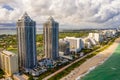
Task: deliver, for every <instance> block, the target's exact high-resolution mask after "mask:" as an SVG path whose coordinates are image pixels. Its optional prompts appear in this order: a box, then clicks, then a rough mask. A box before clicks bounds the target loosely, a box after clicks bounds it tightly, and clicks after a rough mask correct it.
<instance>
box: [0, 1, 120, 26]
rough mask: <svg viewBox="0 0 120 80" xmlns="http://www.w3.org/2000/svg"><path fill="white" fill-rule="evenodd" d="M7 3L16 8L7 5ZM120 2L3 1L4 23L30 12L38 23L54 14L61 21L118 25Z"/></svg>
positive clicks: (0, 14)
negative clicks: (10, 8) (9, 8)
mask: <svg viewBox="0 0 120 80" xmlns="http://www.w3.org/2000/svg"><path fill="white" fill-rule="evenodd" d="M4 4H7V5H9V6H11V7H12V8H14V10H13V11H10V10H7V9H5V8H3V7H2V6H3V5H4ZM119 5H120V1H119V0H14V1H13V0H11V1H10V0H0V22H15V21H16V20H17V19H18V18H19V17H20V15H22V13H23V12H24V11H27V12H28V14H29V15H30V16H31V17H32V18H33V19H34V20H36V22H37V23H38V24H39V23H43V22H44V21H45V20H46V19H47V17H48V16H50V15H52V16H53V17H55V19H56V20H57V21H58V22H60V24H70V25H79V26H89V25H91V26H102V27H104V26H112V25H114V26H118V25H119V24H120V23H118V22H120V7H119ZM113 22H114V23H113Z"/></svg>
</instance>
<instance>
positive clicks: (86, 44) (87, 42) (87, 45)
mask: <svg viewBox="0 0 120 80" xmlns="http://www.w3.org/2000/svg"><path fill="white" fill-rule="evenodd" d="M83 42H84V47H85V48H88V49H90V48H92V42H90V40H89V38H88V37H87V38H83Z"/></svg>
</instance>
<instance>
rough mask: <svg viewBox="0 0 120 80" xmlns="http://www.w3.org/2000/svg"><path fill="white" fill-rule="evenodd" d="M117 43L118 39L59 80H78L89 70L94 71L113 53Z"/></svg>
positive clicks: (119, 41) (119, 39)
mask: <svg viewBox="0 0 120 80" xmlns="http://www.w3.org/2000/svg"><path fill="white" fill-rule="evenodd" d="M119 43H120V38H118V39H116V40H115V42H114V43H113V44H112V45H111V46H110V47H109V48H107V49H106V50H104V51H102V52H100V53H98V54H97V55H96V56H94V57H92V58H90V59H88V60H87V61H86V62H84V63H83V64H82V65H80V66H79V67H78V68H75V69H74V70H73V71H71V73H69V74H68V75H67V76H65V77H63V78H62V79H61V80H78V79H77V78H79V77H80V76H82V75H84V74H86V73H87V72H89V71H90V70H92V69H94V68H95V66H98V65H100V64H102V63H103V62H104V61H105V60H107V59H108V58H109V57H110V56H111V55H112V54H113V53H114V51H115V49H116V48H117V46H118V45H119Z"/></svg>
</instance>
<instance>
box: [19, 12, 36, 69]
mask: <svg viewBox="0 0 120 80" xmlns="http://www.w3.org/2000/svg"><path fill="white" fill-rule="evenodd" d="M17 38H18V61H19V70H20V71H21V70H24V69H25V70H27V69H28V70H29V69H33V68H34V67H36V64H37V55H36V22H35V21H33V20H32V19H31V18H30V17H29V16H28V14H27V13H25V14H24V15H23V16H22V17H21V19H19V20H18V22H17Z"/></svg>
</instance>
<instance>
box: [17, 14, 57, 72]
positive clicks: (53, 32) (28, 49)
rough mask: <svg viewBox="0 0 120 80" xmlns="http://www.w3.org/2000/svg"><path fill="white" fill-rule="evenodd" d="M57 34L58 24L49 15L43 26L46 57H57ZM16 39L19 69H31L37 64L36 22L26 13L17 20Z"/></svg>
mask: <svg viewBox="0 0 120 80" xmlns="http://www.w3.org/2000/svg"><path fill="white" fill-rule="evenodd" d="M58 34H59V24H58V23H57V22H56V21H54V19H53V18H52V17H50V18H49V19H48V21H47V22H45V23H44V27H43V37H44V52H45V57H46V58H50V59H53V60H55V59H57V58H58V56H59V55H58V52H59V51H58V45H59V44H58ZM17 39H18V61H19V70H20V71H21V70H26V69H28V70H29V69H33V68H34V67H36V66H37V54H36V22H35V21H33V20H32V19H31V18H30V17H29V16H28V14H27V13H24V15H23V16H22V17H21V18H20V19H19V20H18V21H17Z"/></svg>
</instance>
